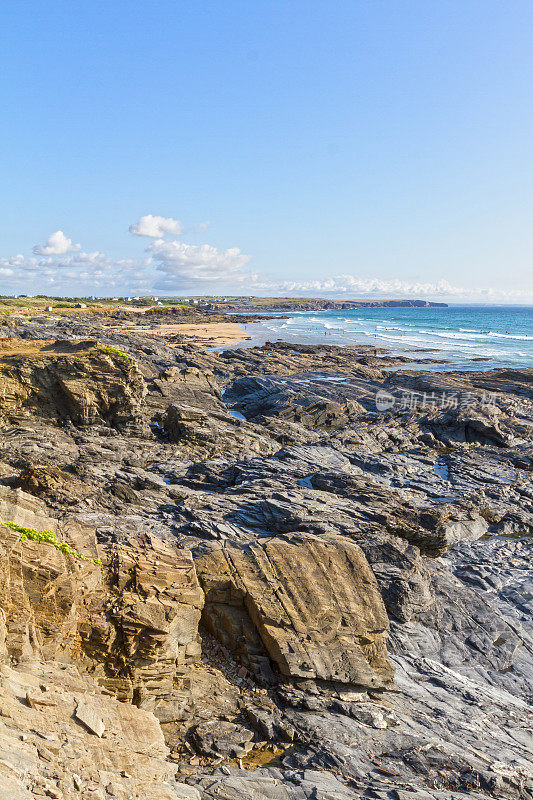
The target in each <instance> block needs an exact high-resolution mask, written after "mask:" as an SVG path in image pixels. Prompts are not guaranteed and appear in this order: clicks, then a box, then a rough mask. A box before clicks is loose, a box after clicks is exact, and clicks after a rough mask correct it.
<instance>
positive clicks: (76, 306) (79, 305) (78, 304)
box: [74, 303, 87, 308]
mask: <svg viewBox="0 0 533 800" xmlns="http://www.w3.org/2000/svg"><path fill="white" fill-rule="evenodd" d="M74 308H87V306H86V305H85V303H76V305H75V306H74Z"/></svg>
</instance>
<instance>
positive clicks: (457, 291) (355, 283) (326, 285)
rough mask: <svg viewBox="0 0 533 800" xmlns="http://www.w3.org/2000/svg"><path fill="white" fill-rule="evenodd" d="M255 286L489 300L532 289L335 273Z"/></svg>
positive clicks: (358, 295)
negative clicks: (456, 284)
mask: <svg viewBox="0 0 533 800" xmlns="http://www.w3.org/2000/svg"><path fill="white" fill-rule="evenodd" d="M253 288H254V289H257V290H261V291H264V292H267V291H268V292H272V293H274V294H277V295H282V294H288V295H296V296H300V297H301V296H305V295H307V296H315V297H324V296H330V297H332V298H335V297H336V298H340V299H342V298H345V299H365V298H366V299H376V300H377V299H390V300H394V299H401V298H404V299H407V298H413V299H417V298H418V299H424V300H426V299H427V300H429V299H440V300H444V299H448V300H453V299H455V300H456V301H459V300H461V299H464V300H479V301H486V302H497V301H507V302H510V301H512V300H513V299H515V300H518V301H519V300H525V299H527V298H531V297H532V292H531V291H529V290H524V291H506V290H503V289H493V288H477V287H476V288H474V289H471V288H466V287H461V286H453V285H452V284H450V283H449V282H448V281H446V280H439V281H436V282H434V283H431V282H427V283H426V282H422V281H420V282H417V281H405V280H401V279H400V278H396V279H392V280H381V279H380V278H357V277H355V276H354V275H336V276H334V277H331V278H323V279H318V280H313V281H279V282H276V281H257V282H256V283H255V284H254V286H253Z"/></svg>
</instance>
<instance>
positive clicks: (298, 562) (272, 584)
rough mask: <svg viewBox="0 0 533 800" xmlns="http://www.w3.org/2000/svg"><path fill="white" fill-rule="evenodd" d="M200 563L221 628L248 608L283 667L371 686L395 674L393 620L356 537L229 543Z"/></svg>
mask: <svg viewBox="0 0 533 800" xmlns="http://www.w3.org/2000/svg"><path fill="white" fill-rule="evenodd" d="M197 570H198V574H199V576H200V580H201V582H202V586H203V588H204V590H205V592H206V607H205V611H204V615H205V619H206V622H207V624H208V625H210V629H211V631H212V632H213V634H214V635H215V636H216V635H217V634H218V631H219V629H220V627H219V626H220V623H221V622H222V623H223V624H225V625H231V624H232V622H231V620H232V617H235V616H237V619H238V618H239V617H240V618H241V620H242V618H243V617H244V618H246V616H248V615H249V618H250V619H251V620H252V622H253V624H254V626H255V629H256V631H257V632H258V634H259V636H260V638H261V641H262V642H263V645H264V647H265V648H266V650H267V651H268V653H269V656H270V658H271V659H272V661H273V662H274V663H275V664H276V666H277V668H278V669H279V670H280V672H281V673H282V674H283V675H287V676H292V677H298V678H314V679H321V680H335V681H339V682H341V683H353V684H362V685H366V686H372V687H385V686H387V685H388V684H389V683H390V682H391V680H392V677H393V670H392V667H391V665H390V662H389V660H388V658H387V653H386V644H385V643H386V636H387V629H388V620H387V616H386V613H385V608H384V606H383V601H382V599H381V596H380V594H379V591H378V588H377V584H376V582H375V578H374V575H373V574H372V572H371V570H370V568H369V566H368V563H367V561H366V559H365V557H364V555H363V553H362V551H361V550H360V548H359V547H358V546H357V545H355V544H352V543H350V542H348V541H338V540H332V541H324V540H320V539H319V538H318V537H311V536H308V537H305V538H300V539H298V538H288V539H283V538H277V539H276V538H274V539H270V540H267V541H264V542H261V541H258V542H256V543H255V544H251V545H243V546H240V545H236V544H230V543H228V544H226V545H225V546H224V547H221V548H218V549H216V550H213V551H212V552H211V553H210V554H209V555H207V556H205V557H204V558H202V559H199V560H198V561H197ZM239 605H240V606H241V608H240V609H239ZM246 624H248V625H249V623H246V621H243V622H241V625H242V626H243V627H244V626H246ZM234 638H238V636H237V635H235V634H234ZM252 646H253V647H255V646H256V642H254V641H253V642H252Z"/></svg>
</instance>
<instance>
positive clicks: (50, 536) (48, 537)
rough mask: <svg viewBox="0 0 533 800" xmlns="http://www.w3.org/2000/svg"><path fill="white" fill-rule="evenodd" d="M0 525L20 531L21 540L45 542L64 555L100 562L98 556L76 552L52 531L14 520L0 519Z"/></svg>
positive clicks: (95, 562) (94, 562)
mask: <svg viewBox="0 0 533 800" xmlns="http://www.w3.org/2000/svg"><path fill="white" fill-rule="evenodd" d="M0 525H1V526H2V527H3V528H9V529H10V530H12V531H16V532H17V533H20V541H21V542H25V541H26V540H27V539H30V540H31V541H32V542H45V543H46V544H51V545H52V546H53V547H55V548H56V550H59V551H60V552H61V553H63V554H64V555H66V556H74V558H80V559H81V560H82V561H92V562H93V564H100V565H101V564H102V562H101V561H100V559H99V558H89V557H88V556H84V555H83V554H82V553H78V551H77V550H74V548H73V547H71V546H70V545H69V544H67V542H60V541H59V539H58V538H57V536H56V535H55V533H54V532H53V531H37V530H35V528H26V527H25V526H24V525H17V523H16V522H2V521H1V520H0Z"/></svg>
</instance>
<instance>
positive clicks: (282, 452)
mask: <svg viewBox="0 0 533 800" xmlns="http://www.w3.org/2000/svg"><path fill="white" fill-rule="evenodd" d="M218 316H220V315H217V319H214V317H210V316H209V315H208V314H206V315H204V319H205V321H206V325H209V324H210V320H212V321H213V322H220V320H219V319H218ZM238 319H241V318H238ZM170 321H173V320H171V318H170V317H168V316H167V315H165V314H164V313H154V314H151V315H146V314H145V315H142V319H141V315H131V314H130V315H128V314H125V313H115V314H107V313H105V314H101V315H98V318H95V315H94V314H93V315H90V314H83V313H82V314H77V315H75V316H74V315H73V316H65V317H58V316H54V315H52V314H48V315H46V314H40V315H39V317H36V318H31V317H30V318H26V319H20V318H19V319H17V318H15V319H12V320H10V321H9V324H5V325H3V326H2V327H1V328H0V337H1V338H0V387H1V390H0V419H1V422H2V429H1V439H0V447H1V451H0V607H1V609H2V614H1V615H0V682H1V686H2V691H1V695H0V787H1V788H0V796H1V797H4V796H5V797H6V798H10V799H11V798H13V800H30V798H37V797H52V798H56V799H57V800H63V798H65V800H70V799H71V798H77V799H78V800H89V799H91V800H107V798H118V800H130V799H131V798H142V799H143V800H180V799H184V798H188V799H189V800H244V799H245V798H246V800H249V799H251V800H256V799H257V800H260V798H270V800H315V798H316V799H317V800H352V798H376V800H459V798H463V797H469V798H476V799H477V800H482V799H483V800H486V799H487V798H506V799H507V798H508V800H531V798H533V763H532V762H533V759H532V756H531V753H532V745H533V737H532V733H531V731H532V729H533V714H532V709H531V699H532V685H533V628H532V624H531V621H532V619H531V614H532V605H531V602H532V597H533V583H532V578H531V554H532V538H531V536H532V530H533V484H532V481H531V475H532V470H533V449H532V446H531V432H532V419H533V415H532V410H533V370H492V371H487V372H475V371H472V372H453V373H447V372H445V371H433V370H432V371H431V372H429V371H428V372H425V371H423V370H420V369H419V368H418V364H420V359H417V361H416V364H417V369H416V370H414V369H410V365H411V364H413V363H415V362H414V359H410V358H407V357H405V356H403V357H400V356H397V355H395V354H394V353H391V352H389V351H386V350H383V349H380V348H374V347H368V346H363V345H362V346H360V347H335V346H328V345H295V344H288V343H284V342H275V343H272V342H267V343H266V344H264V345H261V346H252V347H247V348H240V349H239V348H236V349H230V350H222V351H219V350H214V349H213V348H212V347H209V346H208V345H207V344H206V342H205V341H204V342H203V343H202V342H201V341H199V340H198V339H197V338H195V337H194V336H193V335H187V334H186V333H183V332H180V331H179V330H176V332H174V333H171V334H168V335H161V333H162V332H161V330H159V331H158V327H159V326H161V325H163V324H168V323H169V322H170ZM190 321H191V322H197V321H198V318H197V317H193V316H191V320H190ZM230 321H231V320H230ZM133 323H134V325H133ZM252 344H253V343H252ZM435 360H438V358H437V359H436V358H433V357H431V358H430V357H428V361H431V363H432V364H433V365H434V364H435ZM444 366H445V365H444ZM2 792H3V794H2Z"/></svg>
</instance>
